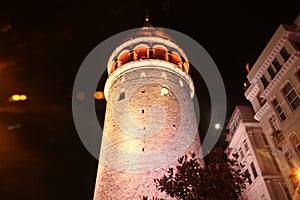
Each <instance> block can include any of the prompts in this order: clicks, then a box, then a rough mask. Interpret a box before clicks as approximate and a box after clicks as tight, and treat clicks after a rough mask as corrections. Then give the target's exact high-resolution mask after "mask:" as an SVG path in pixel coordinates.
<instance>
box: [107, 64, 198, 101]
mask: <svg viewBox="0 0 300 200" xmlns="http://www.w3.org/2000/svg"><path fill="white" fill-rule="evenodd" d="M141 68H152V69H155V68H156V69H161V70H167V71H170V72H172V73H175V74H177V75H178V76H179V77H181V78H182V79H183V80H185V81H186V83H187V84H188V85H189V86H190V95H191V98H193V97H194V93H195V88H194V83H193V80H192V78H191V77H190V75H189V74H188V73H186V72H184V71H182V70H181V69H180V68H178V67H177V66H176V65H175V64H173V63H170V62H167V61H164V60H154V59H153V60H152V59H148V60H137V61H132V62H130V63H126V64H124V65H123V66H122V67H121V68H117V69H116V70H115V71H114V72H113V73H112V74H111V75H110V76H109V77H108V79H107V81H106V83H105V86H104V96H105V98H108V94H109V91H110V88H111V86H112V84H113V82H114V81H115V80H116V79H117V78H118V77H120V76H122V75H124V74H125V73H126V72H128V71H131V70H136V69H141ZM125 81H126V80H125ZM178 84H179V83H178Z"/></svg>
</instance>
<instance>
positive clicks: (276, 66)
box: [272, 58, 282, 72]
mask: <svg viewBox="0 0 300 200" xmlns="http://www.w3.org/2000/svg"><path fill="white" fill-rule="evenodd" d="M272 64H273V66H274V67H275V69H276V71H277V72H279V70H280V69H281V67H282V65H281V64H280V63H279V61H278V60H277V59H276V58H275V59H274V60H273V62H272Z"/></svg>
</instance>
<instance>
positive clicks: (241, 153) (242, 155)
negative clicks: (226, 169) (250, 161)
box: [239, 147, 245, 159]
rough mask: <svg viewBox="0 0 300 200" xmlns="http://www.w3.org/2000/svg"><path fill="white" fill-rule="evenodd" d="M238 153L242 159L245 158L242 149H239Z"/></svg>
mask: <svg viewBox="0 0 300 200" xmlns="http://www.w3.org/2000/svg"><path fill="white" fill-rule="evenodd" d="M239 152H240V155H241V157H242V159H243V158H244V157H245V155H244V151H243V149H242V147H240V148H239Z"/></svg>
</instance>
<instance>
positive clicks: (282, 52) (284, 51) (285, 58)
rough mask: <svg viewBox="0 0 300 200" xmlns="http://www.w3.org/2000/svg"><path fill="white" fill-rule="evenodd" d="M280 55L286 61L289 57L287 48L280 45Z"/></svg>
mask: <svg viewBox="0 0 300 200" xmlns="http://www.w3.org/2000/svg"><path fill="white" fill-rule="evenodd" d="M280 55H281V56H282V58H283V60H284V61H285V62H286V61H287V60H288V59H289V57H290V54H289V53H288V52H287V50H286V49H285V48H284V47H282V49H281V51H280Z"/></svg>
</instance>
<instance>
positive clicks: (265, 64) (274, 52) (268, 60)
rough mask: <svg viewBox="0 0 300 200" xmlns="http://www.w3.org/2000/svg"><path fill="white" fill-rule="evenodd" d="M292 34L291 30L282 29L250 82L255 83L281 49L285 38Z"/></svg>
mask: <svg viewBox="0 0 300 200" xmlns="http://www.w3.org/2000/svg"><path fill="white" fill-rule="evenodd" d="M292 34H293V32H290V31H284V33H283V34H282V36H281V38H280V39H279V40H278V42H277V43H276V45H275V46H274V48H273V49H272V51H270V53H269V55H268V56H267V58H266V60H265V61H264V62H263V64H262V65H261V67H260V68H259V70H258V71H257V73H256V74H255V76H254V77H253V78H252V80H250V83H252V84H253V83H256V82H257V81H259V80H260V78H261V77H262V75H263V74H264V72H265V71H266V70H267V69H268V67H269V66H270V64H271V63H272V61H273V60H274V58H275V56H276V55H277V53H278V52H279V51H280V50H281V49H282V47H283V45H284V43H285V42H286V40H287V39H288V38H289V37H290V35H292Z"/></svg>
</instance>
